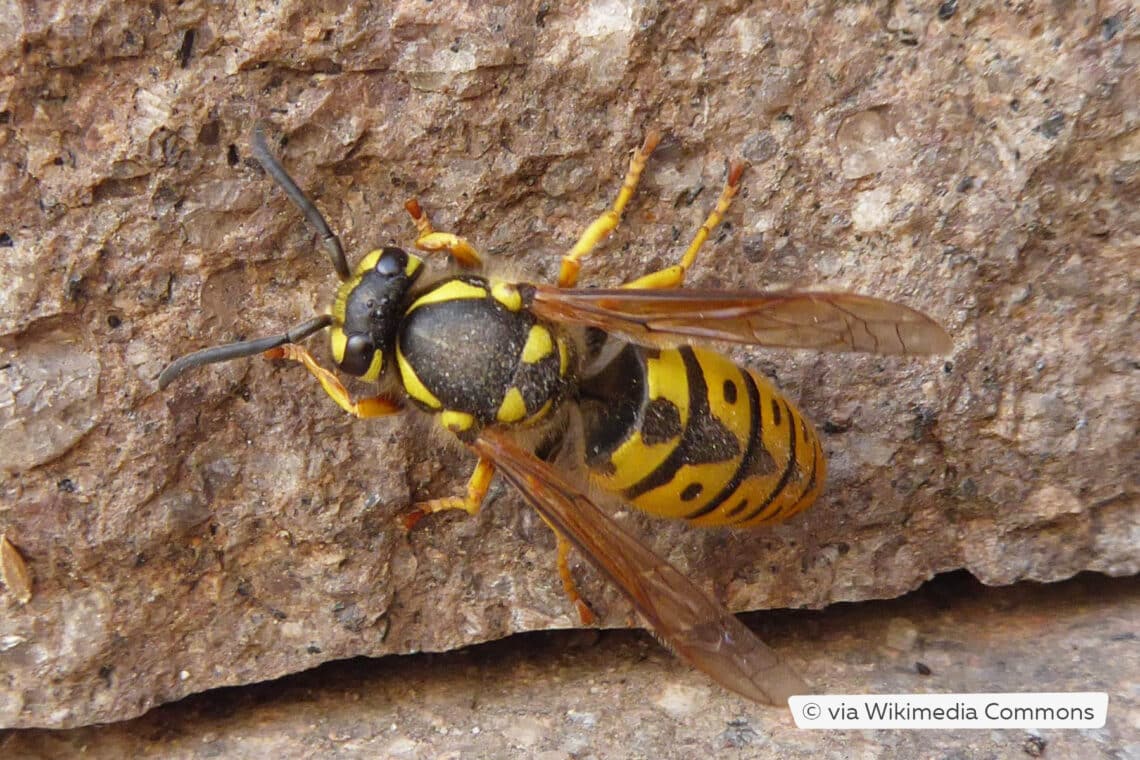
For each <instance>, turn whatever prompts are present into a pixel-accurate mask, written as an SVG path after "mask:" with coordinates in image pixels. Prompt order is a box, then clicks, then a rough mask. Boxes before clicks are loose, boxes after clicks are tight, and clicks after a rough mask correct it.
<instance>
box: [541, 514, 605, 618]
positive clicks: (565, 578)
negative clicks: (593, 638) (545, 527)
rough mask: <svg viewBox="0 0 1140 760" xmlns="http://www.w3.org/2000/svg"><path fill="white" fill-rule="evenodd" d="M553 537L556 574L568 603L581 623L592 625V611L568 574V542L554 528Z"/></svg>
mask: <svg viewBox="0 0 1140 760" xmlns="http://www.w3.org/2000/svg"><path fill="white" fill-rule="evenodd" d="M551 529H552V530H553V528H551ZM554 537H555V538H557V539H558V575H559V576H560V577H561V578H562V589H563V591H565V592H566V596H567V597H569V598H570V603H571V604H573V605H574V607H575V608H576V609H577V610H578V619H579V620H581V621H582V625H593V624H594V621H595V620H596V618H595V617H594V611H593V610H591V609H590V605H588V604H586V600H584V599H583V598H582V595H581V594H579V593H578V584H576V583H574V576H573V575H571V574H570V548H571V546H570V542H569V541H567V540H566V539H565V538H564V537H563V536H562V534H561V533H559V532H558V531H556V530H555V531H554Z"/></svg>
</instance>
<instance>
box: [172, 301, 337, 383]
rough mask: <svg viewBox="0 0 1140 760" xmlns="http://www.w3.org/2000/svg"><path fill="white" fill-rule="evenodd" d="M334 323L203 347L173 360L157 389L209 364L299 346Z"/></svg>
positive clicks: (316, 321) (324, 320)
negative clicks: (292, 344)
mask: <svg viewBox="0 0 1140 760" xmlns="http://www.w3.org/2000/svg"><path fill="white" fill-rule="evenodd" d="M331 324H332V317H331V316H329V315H328V314H322V315H320V316H319V317H313V318H312V319H310V320H308V321H306V322H302V323H301V324H299V325H296V326H295V327H291V328H290V329H289V332H286V333H284V334H282V335H270V336H268V337H265V338H255V339H253V340H242V341H238V342H237V343H226V344H225V345H223V346H211V347H210V348H203V349H202V350H201V351H195V352H194V353H192V354H186V356H181V357H179V358H177V359H175V360H174V361H172V362H171V363H170V364H169V365H168V366H167V367H166V369H164V370H163V371H162V374H161V375H159V376H158V389H159V390H163V389H164V388H166V386H168V385H170V384H171V383H172V382H174V380H175V379H176V378H177V377H178V376H179V375H181V374H182V373H183V372H185V371H186V370H189V369H194V368H195V367H202V366H205V365H207V364H217V363H218V362H228V361H229V360H230V359H244V358H245V357H247V356H255V355H257V354H260V353H261V352H262V351H268V350H269V349H271V348H277V347H278V346H284V345H285V344H286V343H298V342H300V341H302V340H304V339H305V338H307V337H309V336H310V335H312V334H313V333H315V332H320V331H321V330H323V329H325V328H326V327H328V326H329V325H331Z"/></svg>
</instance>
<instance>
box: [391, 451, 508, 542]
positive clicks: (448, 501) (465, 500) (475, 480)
mask: <svg viewBox="0 0 1140 760" xmlns="http://www.w3.org/2000/svg"><path fill="white" fill-rule="evenodd" d="M493 477H495V464H494V463H493V462H492V461H491V460H490V459H483V458H482V457H480V458H479V461H478V462H477V463H476V465H475V471H474V472H472V473H471V477H470V478H469V479H468V480H467V493H466V495H464V496H444V497H442V498H439V499H429V500H427V501H419V502H416V503H415V504H414V505H413V506H414V507H415V511H413V512H411V513H410V514H407V515H404V517H403V523H404V528H405V529H407V530H411V529H412V528H414V527H415V526H416V524H417V523H418V522H419V521H420V520H421V519H423V517H424V515H430V514H435V513H436V512H443V511H444V510H447V509H462V510H463V511H464V512H466V513H467V514H469V515H471V516H472V517H474V516H475V515H477V514H479V508H480V507H481V506H483V499H485V498H486V497H487V491H489V490H490V488H491V479H492V478H493Z"/></svg>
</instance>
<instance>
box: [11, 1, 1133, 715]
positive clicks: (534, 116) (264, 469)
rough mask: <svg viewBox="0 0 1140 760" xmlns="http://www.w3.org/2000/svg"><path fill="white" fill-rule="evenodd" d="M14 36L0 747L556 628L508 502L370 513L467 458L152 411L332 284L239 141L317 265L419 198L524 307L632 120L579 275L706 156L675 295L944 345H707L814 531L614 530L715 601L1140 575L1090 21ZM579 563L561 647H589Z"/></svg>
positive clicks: (209, 392)
mask: <svg viewBox="0 0 1140 760" xmlns="http://www.w3.org/2000/svg"><path fill="white" fill-rule="evenodd" d="M10 11H11V12H10V13H6V15H5V18H4V20H3V21H0V177H2V179H0V279H2V281H3V282H4V287H3V288H2V289H0V353H2V357H0V368H2V370H0V473H2V474H0V494H2V496H0V533H3V534H4V535H5V536H6V537H7V538H8V539H9V540H10V541H11V542H12V544H13V545H14V547H15V548H16V549H18V551H19V553H20V555H21V556H22V557H23V558H24V560H26V563H27V565H28V568H29V570H30V573H31V577H32V582H33V592H34V595H33V597H32V599H31V600H30V602H28V603H27V604H26V605H22V604H20V603H19V601H18V600H17V599H16V598H15V597H14V596H13V595H12V594H9V593H6V592H5V593H0V610H2V614H0V672H2V673H3V675H4V679H3V681H2V685H0V725H6V726H54V727H61V726H76V725H81V724H86V723H91V722H96V721H111V720H121V719H125V718H129V717H132V716H135V715H138V714H140V713H142V712H143V711H145V710H147V709H148V708H150V707H152V706H154V705H157V704H160V703H163V702H167V701H170V700H174V699H178V698H180V697H183V696H185V695H187V694H191V693H194V692H198V691H202V690H205V689H209V688H214V687H217V686H223V685H233V684H244V683H249V682H254V681H262V680H266V679H269V678H274V677H277V676H280V675H283V674H286V673H292V672H296V671H298V670H301V669H305V668H309V667H312V666H315V665H318V664H320V663H322V662H325V661H328V660H331V659H337V658H344V657H349V656H354V655H360V654H368V655H379V654H385V653H394V652H411V651H419V650H427V651H439V650H446V649H451V648H454V647H457V646H461V645H464V644H470V643H473V642H479V641H486V640H490V639H495V638H499V637H502V636H505V635H507V634H511V633H515V632H519V631H527V630H534V629H542V628H550V627H567V626H572V625H574V624H575V622H576V618H575V617H574V615H573V613H572V610H571V609H570V608H569V606H568V605H567V603H566V601H565V598H564V597H563V595H562V592H561V586H560V584H559V582H558V579H557V575H556V574H555V573H554V572H553V539H552V537H551V535H550V533H549V531H548V530H547V529H546V528H545V526H544V525H543V524H542V522H541V521H540V520H539V519H538V518H537V517H536V516H535V515H534V514H532V513H531V512H529V511H528V510H526V509H525V508H523V507H522V506H521V504H520V503H519V501H518V499H517V498H516V497H515V496H513V495H510V494H508V493H507V492H506V490H505V489H503V490H499V491H496V494H497V498H495V499H494V500H493V501H492V503H491V504H490V506H489V507H488V508H487V509H485V510H484V512H483V513H482V514H481V515H480V516H479V518H478V519H463V518H462V517H461V516H458V515H438V516H435V517H433V518H431V519H429V520H426V521H424V523H422V524H421V525H420V526H419V527H418V528H417V529H416V530H414V531H412V532H411V533H405V531H404V530H403V529H402V528H400V526H399V525H398V523H397V517H398V516H399V515H400V514H401V513H403V512H404V511H406V510H407V508H408V505H409V504H410V503H411V502H412V501H414V500H416V499H423V498H430V497H433V496H440V495H447V494H451V493H454V492H456V491H457V490H458V489H460V488H461V487H462V484H463V482H464V479H465V477H466V475H467V473H468V472H469V468H470V466H471V463H470V462H469V461H466V460H463V459H462V458H459V457H456V456H454V455H452V454H444V455H442V456H441V454H440V452H439V450H438V446H437V444H436V439H435V438H434V437H433V436H427V435H423V434H422V431H423V429H424V428H423V427H422V426H419V425H417V424H414V423H408V422H405V421H402V420H378V421H372V422H367V423H365V422H358V421H354V420H351V419H350V418H348V417H347V416H346V415H344V414H343V413H341V412H340V411H339V410H338V409H336V408H335V407H334V406H333V405H332V404H331V403H329V402H328V400H327V398H325V397H324V395H323V394H321V393H320V391H319V389H318V388H317V386H316V385H315V383H313V382H312V381H311V380H310V379H309V378H308V376H307V375H305V374H304V373H303V371H302V370H301V369H300V368H298V367H295V366H292V365H290V366H275V365H272V364H270V363H268V362H264V361H261V360H250V361H241V362H234V363H231V364H226V365H221V366H218V367H214V368H210V369H207V370H202V371H199V372H196V373H194V374H193V375H190V376H187V377H186V378H184V379H183V380H182V381H180V382H179V383H178V384H177V385H175V386H173V387H171V388H169V389H167V390H166V391H165V392H162V393H159V392H157V389H156V385H155V378H156V376H157V374H158V371H159V370H160V369H161V368H162V367H163V366H164V365H165V364H166V363H167V362H168V361H169V360H170V359H172V358H173V357H175V356H177V355H180V354H182V353H185V352H187V351H189V350H193V349H196V348H200V347H202V346H205V345H210V344H215V343H219V342H225V341H229V340H234V339H238V338H240V337H250V336H255V335H263V334H268V333H274V332H278V331H281V330H283V329H284V328H286V327H288V326H290V325H292V324H296V323H297V322H299V321H301V320H303V319H305V318H307V317H308V316H310V315H311V314H313V313H314V311H319V310H323V309H324V308H325V305H326V302H327V300H328V299H329V298H330V296H331V293H332V287H333V282H334V280H335V278H334V277H333V276H332V272H331V271H329V266H328V262H327V261H326V260H325V258H324V256H323V253H322V252H321V251H320V249H319V245H318V244H317V242H316V241H315V239H314V237H313V235H312V234H311V232H310V231H309V230H308V229H307V228H306V227H305V225H304V224H303V222H302V221H301V219H300V218H299V215H298V214H297V213H296V211H295V209H294V208H293V207H292V206H291V205H290V204H289V203H288V201H287V200H286V199H285V198H283V197H282V194H281V193H280V191H279V190H278V189H277V188H276V187H274V186H273V184H272V183H271V182H270V181H269V180H268V179H267V178H266V177H265V176H264V175H263V174H262V173H261V172H260V170H259V169H258V168H257V167H256V164H255V162H253V161H252V159H251V158H250V153H249V148H248V135H249V132H250V129H251V127H252V125H253V123H254V122H255V121H256V120H258V119H263V120H265V121H267V122H268V123H269V125H270V131H271V133H272V134H273V135H275V136H278V137H285V138H287V143H286V144H285V145H284V146H283V148H282V150H281V153H282V155H283V160H284V162H285V164H286V165H287V166H288V168H289V169H290V171H291V172H292V173H293V174H294V176H295V177H296V179H297V180H298V182H299V183H300V184H301V185H302V186H303V187H304V188H305V189H306V190H307V191H308V192H309V193H310V194H311V195H312V196H313V197H314V198H315V199H316V201H317V203H318V205H319V206H320V207H321V208H322V209H323V211H324V213H325V215H326V216H327V217H328V219H329V221H330V223H331V224H332V225H333V227H334V228H335V229H336V230H337V231H338V232H339V233H340V235H341V237H342V239H343V241H344V243H345V247H346V249H347V250H348V251H350V252H351V253H350V255H351V256H352V257H353V258H355V257H357V256H359V255H362V254H363V253H364V252H365V251H367V250H369V249H370V248H373V247H376V246H379V245H384V244H389V243H399V244H403V245H409V244H410V242H411V240H412V234H413V229H412V226H411V224H410V223H409V221H408V219H407V218H406V215H405V214H404V212H403V210H402V203H403V201H404V200H405V199H406V198H408V197H410V196H417V197H419V198H420V200H421V201H422V202H423V204H424V206H425V207H426V208H428V209H429V210H430V211H431V212H432V214H433V219H434V221H435V222H436V223H437V226H438V227H439V228H441V229H447V230H453V231H455V232H458V233H460V234H463V235H465V236H467V237H469V238H470V239H471V240H473V241H474V242H475V243H476V244H477V245H479V246H480V247H481V248H482V249H483V250H484V251H486V252H488V253H490V254H492V255H494V256H495V257H496V259H497V260H498V261H500V262H502V265H503V266H504V267H505V268H506V269H507V270H508V271H511V272H515V273H518V274H520V275H523V276H525V277H528V278H533V279H536V280H542V281H549V280H551V279H552V278H553V277H554V276H555V274H556V272H557V267H558V257H559V255H560V254H561V253H562V252H563V251H564V250H565V249H566V248H567V247H568V246H569V245H571V244H572V242H573V240H574V239H575V237H576V235H577V233H578V232H579V231H580V230H581V228H582V226H583V225H584V224H585V223H586V222H587V221H589V220H590V219H591V218H592V216H594V215H596V214H598V213H600V212H601V211H603V210H604V209H605V208H606V205H607V204H608V203H609V202H610V199H611V198H612V196H613V193H614V192H615V191H616V188H617V185H618V184H619V183H620V180H621V175H622V173H623V171H624V166H625V156H626V154H627V153H626V152H627V150H628V149H629V148H630V147H632V146H634V145H635V144H637V142H638V141H639V140H640V138H641V136H642V134H643V133H644V131H645V130H646V129H648V128H650V127H656V128H658V129H660V130H662V131H663V132H664V133H666V134H667V136H668V137H667V141H666V143H665V144H664V145H663V146H662V148H661V149H659V151H658V152H657V153H656V154H655V155H654V157H653V159H652V161H651V162H650V166H649V170H648V172H647V176H646V178H645V180H644V182H643V184H642V187H641V189H640V192H639V193H638V195H637V197H636V198H635V200H634V202H633V204H632V206H631V208H630V211H629V213H628V214H627V217H626V221H625V223H624V224H623V226H622V227H621V228H620V229H619V230H618V232H617V233H616V234H615V235H614V238H613V239H612V240H611V241H610V242H609V244H608V246H607V248H606V252H605V253H602V254H599V255H598V256H597V257H595V258H593V259H591V260H589V261H588V262H587V265H586V267H585V268H584V281H585V282H586V283H589V284H594V283H596V284H612V283H617V282H620V281H622V280H624V279H629V278H631V277H633V276H636V275H638V274H641V273H643V272H645V271H648V270H649V269H651V268H654V267H659V266H663V265H666V264H667V263H669V262H671V261H673V260H674V258H675V256H676V255H677V254H678V252H679V248H681V247H683V245H684V243H685V240H686V239H687V237H688V236H689V235H690V234H691V231H692V230H693V229H695V227H696V226H697V225H698V224H699V223H700V220H701V219H702V217H703V215H704V213H705V212H706V210H707V207H708V205H709V204H710V203H711V202H712V199H713V198H714V197H715V194H716V192H717V190H718V188H719V186H720V184H721V183H722V181H723V172H724V162H725V160H726V159H727V158H732V157H743V158H745V159H747V160H748V161H749V163H750V165H751V169H750V170H749V173H748V174H747V175H746V176H745V185H746V189H745V191H744V192H743V193H742V195H741V197H740V198H738V200H737V202H736V203H735V205H734V206H733V208H732V210H731V211H730V213H729V215H728V219H727V224H726V225H725V226H724V228H722V230H721V231H720V232H719V233H718V234H717V235H715V236H714V240H713V241H711V243H710V245H709V247H708V249H707V251H706V253H705V254H703V256H702V259H701V260H700V261H699V262H698V264H697V266H696V268H695V269H694V271H693V272H692V275H691V277H690V283H691V284H694V285H703V286H708V287H771V286H774V285H776V284H790V285H796V286H819V287H828V288H835V289H850V290H858V291H861V292H866V293H870V294H874V295H878V296H882V297H888V298H893V299H895V300H900V301H904V302H906V303H908V304H910V305H912V306H915V307H917V308H921V309H923V310H924V311H926V312H928V313H930V314H931V315H933V316H934V317H935V318H937V319H938V320H940V321H941V322H942V323H943V324H945V325H946V326H947V328H948V329H949V330H950V332H951V333H952V334H953V335H954V337H955V350H954V353H953V355H951V356H948V357H945V358H939V359H937V360H898V359H883V358H878V357H851V356H838V355H819V354H806V353H796V354H788V353H782V352H770V351H763V350H761V349H749V350H741V351H737V352H736V353H735V356H736V357H737V358H738V359H739V360H740V361H742V362H747V363H749V364H751V365H753V366H756V367H759V368H760V369H761V370H763V371H764V372H766V373H768V374H770V375H772V376H773V377H774V378H776V379H777V381H778V382H779V383H780V384H781V385H782V387H783V388H784V389H785V390H786V392H787V394H788V395H789V397H791V398H792V399H793V400H795V401H797V402H798V403H799V404H800V406H801V408H803V409H804V410H805V412H806V413H807V414H808V415H809V416H811V417H813V418H814V419H815V420H816V421H817V422H818V423H820V425H821V428H822V430H823V431H824V433H825V441H824V444H825V448H826V450H827V452H828V454H829V455H830V458H831V474H830V483H829V486H828V488H827V491H826V492H825V495H824V497H823V498H822V499H821V502H820V503H819V504H818V505H817V506H816V507H814V508H813V509H812V510H810V511H809V512H807V513H805V514H804V515H803V516H802V517H800V518H797V519H796V520H794V521H792V522H791V523H790V524H788V525H786V526H781V527H779V528H777V529H774V530H769V531H761V532H755V533H730V532H725V531H694V530H689V529H687V528H686V527H685V526H684V525H675V524H664V523H661V522H654V521H651V520H649V519H645V518H643V517H641V516H637V515H631V516H628V518H623V519H627V521H628V522H629V523H630V524H632V525H634V526H635V527H636V528H637V529H638V530H639V531H640V533H641V535H643V536H644V537H645V538H646V542H647V543H648V544H649V545H650V546H652V547H653V548H654V549H655V550H656V551H657V552H658V553H660V554H662V555H663V556H666V557H667V558H669V559H670V561H672V562H674V563H675V564H677V565H678V566H679V567H680V568H681V569H683V570H685V571H686V572H688V573H689V574H690V575H691V576H692V577H693V578H695V579H697V580H698V581H699V582H700V583H701V584H703V585H704V586H706V587H707V588H710V589H712V590H713V591H714V592H715V593H716V594H717V595H718V596H719V597H720V598H721V599H723V600H724V601H725V603H726V604H727V605H729V606H730V607H732V608H733V609H762V608H775V607H823V606H825V605H828V604H831V603H833V602H837V601H854V600H863V599H869V598H882V597H892V596H896V595H898V594H901V593H903V592H905V591H907V590H909V589H912V588H914V587H916V586H917V585H918V584H919V583H921V582H922V581H923V580H925V579H927V578H929V577H931V576H932V575H933V574H935V573H938V572H942V571H946V570H952V569H958V568H964V569H967V570H969V571H970V572H971V573H973V574H974V575H976V576H977V577H979V578H980V579H982V580H983V581H984V582H986V583H989V584H1006V583H1011V582H1014V581H1017V580H1021V579H1036V580H1044V581H1053V580H1059V579H1063V578H1067V577H1069V576H1071V575H1073V574H1074V573H1076V572H1078V571H1081V570H1098V571H1101V572H1104V573H1107V574H1110V575H1126V574H1132V573H1135V572H1137V570H1138V569H1140V553H1138V551H1137V545H1138V540H1137V536H1138V526H1140V507H1138V500H1140V497H1138V493H1140V482H1138V481H1140V447H1137V445H1136V439H1137V429H1138V427H1140V355H1138V354H1137V346H1140V327H1138V326H1137V325H1138V324H1140V323H1138V320H1137V312H1138V311H1140V266H1138V264H1137V261H1138V260H1140V207H1138V204H1137V202H1136V199H1137V197H1138V196H1140V15H1138V14H1137V11H1136V10H1135V8H1133V7H1132V5H1131V3H1129V2H1126V0H1117V1H1115V2H1112V1H1109V2H1100V3H1091V2H1074V3H1045V2H1040V3H1033V2H1024V3H1014V4H1010V3H998V2H989V3H970V4H968V5H967V4H962V5H961V6H960V7H959V6H958V5H957V4H955V3H943V4H942V6H941V8H939V7H936V6H933V5H927V4H918V3H911V4H908V3H901V4H897V3H896V4H886V3H878V4H872V5H859V4H849V3H824V2H815V3H807V4H804V3H798V2H772V3H764V4H746V3H740V2H710V3H702V4H699V5H697V4H693V5H692V7H688V6H685V7H681V6H678V5H676V4H669V3H655V2H645V3H627V2H622V1H621V0H594V1H593V2H566V3H547V2H538V3H518V4H514V5H512V6H510V7H492V5H491V4H471V5H470V7H464V8H462V9H460V8H459V7H458V6H456V5H455V4H452V3H444V2H434V3H428V2H419V1H418V0H417V2H402V1H401V2H396V3H392V4H377V5H375V6H369V5H367V4H356V3H349V4H346V5H345V6H343V8H342V9H341V10H335V9H334V10H330V9H328V8H325V7H324V6H321V5H320V4H315V3H310V2H305V1H303V0H299V1H297V2H281V3H278V4H264V5H244V4H243V5H241V7H239V8H237V9H235V8H231V7H224V6H221V5H217V4H208V3H201V2H186V3H182V4H151V5H145V6H141V5H140V6H138V7H137V9H134V10H130V9H127V8H125V7H124V6H123V5H122V4H119V3H109V2H98V1H96V2H83V3H72V2H68V1H67V0H60V1H59V2H55V3H35V4H33V3H28V4H25V5H22V6H21V5H13V7H12V8H11V9H10ZM63 20H66V22H64V21H63ZM315 351H316V353H317V354H318V355H321V356H323V355H324V350H323V347H321V346H319V345H317V346H315ZM356 390H357V391H361V390H366V389H363V388H360V387H357V388H356ZM579 569H580V577H581V579H582V585H583V590H584V591H585V593H586V595H587V596H588V598H589V599H590V600H591V602H592V603H593V604H594V606H595V608H596V609H597V610H598V611H599V613H600V614H601V617H602V622H603V624H605V625H607V626H622V625H626V624H627V623H628V620H629V609H628V607H627V606H626V605H625V604H624V602H622V601H621V599H620V597H618V596H617V594H616V592H614V591H613V590H612V589H609V588H607V587H606V586H605V585H604V584H603V583H602V581H601V580H600V579H599V578H598V577H597V576H595V575H594V574H592V573H591V572H589V571H587V570H585V569H584V568H579ZM897 633H898V632H896V634H897ZM904 633H905V632H904ZM904 638H905V637H904ZM947 667H948V668H953V667H954V665H953V663H952V662H948V663H947ZM689 683H692V684H699V686H698V685H694V686H693V687H692V688H708V686H707V684H705V683H704V682H701V681H699V680H698V681H689ZM876 690H877V689H876Z"/></svg>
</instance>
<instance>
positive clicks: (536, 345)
mask: <svg viewBox="0 0 1140 760" xmlns="http://www.w3.org/2000/svg"><path fill="white" fill-rule="evenodd" d="M553 350H554V338H553V337H552V336H551V335H550V330H547V329H546V328H545V327H543V326H542V325H532V326H531V328H530V333H529V334H527V336H526V345H524V346H523V350H522V360H523V361H524V362H526V363H527V364H535V363H536V362H540V361H542V360H543V359H545V358H546V357H547V356H549V355H550V353H551V352H552V351H553Z"/></svg>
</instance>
